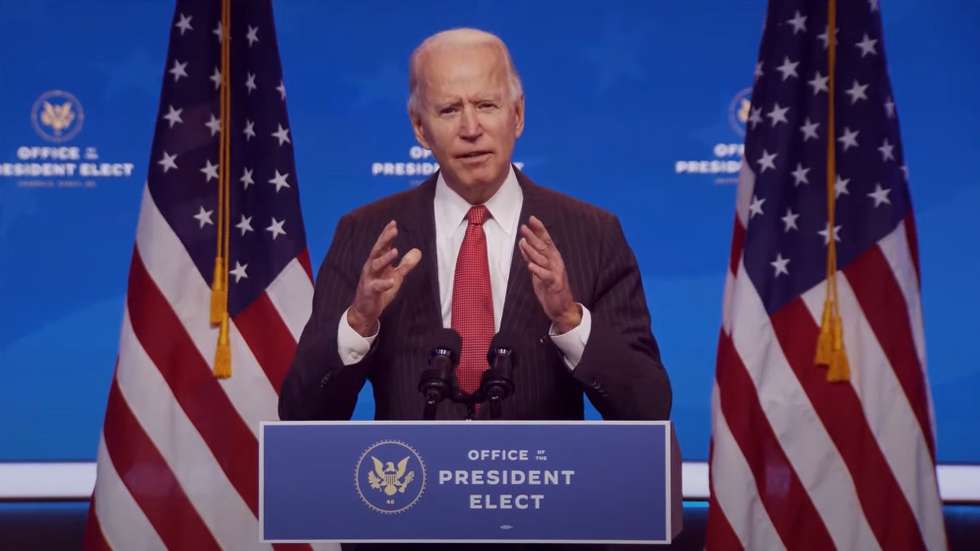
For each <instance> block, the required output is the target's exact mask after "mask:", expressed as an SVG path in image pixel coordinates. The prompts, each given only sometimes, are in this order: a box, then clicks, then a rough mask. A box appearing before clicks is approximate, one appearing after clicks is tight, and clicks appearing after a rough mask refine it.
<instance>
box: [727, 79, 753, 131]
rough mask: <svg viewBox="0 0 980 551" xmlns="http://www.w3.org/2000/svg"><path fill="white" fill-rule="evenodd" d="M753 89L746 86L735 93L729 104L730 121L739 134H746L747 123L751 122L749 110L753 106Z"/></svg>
mask: <svg viewBox="0 0 980 551" xmlns="http://www.w3.org/2000/svg"><path fill="white" fill-rule="evenodd" d="M751 98H752V89H751V88H745V89H744V90H742V91H741V92H739V93H737V94H735V97H733V98H732V101H731V103H730V104H728V123H729V124H730V125H731V126H732V130H734V131H735V133H736V134H738V135H739V136H744V135H745V125H746V124H748V122H749V110H750V109H751V108H752V99H751Z"/></svg>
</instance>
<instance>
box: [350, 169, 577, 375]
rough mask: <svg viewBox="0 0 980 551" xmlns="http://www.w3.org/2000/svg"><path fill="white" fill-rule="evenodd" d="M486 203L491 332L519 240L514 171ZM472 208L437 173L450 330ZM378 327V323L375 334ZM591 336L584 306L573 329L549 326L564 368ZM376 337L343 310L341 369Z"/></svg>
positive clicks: (439, 256)
mask: <svg viewBox="0 0 980 551" xmlns="http://www.w3.org/2000/svg"><path fill="white" fill-rule="evenodd" d="M484 205H485V206H486V207H487V210H488V211H490V218H488V219H487V221H486V222H484V223H483V232H484V234H485V235H486V239H487V257H488V260H489V264H490V288H491V294H492V296H493V325H494V328H495V330H497V331H499V330H500V319H501V316H502V315H503V311H504V298H505V297H506V296H507V280H508V278H509V277H510V267H511V262H512V261H513V258H514V247H515V243H516V240H517V237H518V231H517V228H518V226H519V224H520V216H521V207H522V206H523V205H524V194H523V192H521V186H520V184H519V183H518V182H517V176H516V175H515V174H514V168H513V167H511V169H510V171H509V172H508V173H507V179H506V180H504V183H503V185H501V186H500V189H498V190H497V193H495V194H494V195H493V197H491V198H490V199H489V200H487V202H486V203H484ZM471 206H472V205H470V203H469V202H467V201H466V199H463V198H462V197H461V196H460V195H459V194H458V193H456V192H455V191H453V190H452V189H450V187H449V186H448V185H447V184H446V181H445V179H443V177H442V174H441V173H440V174H439V177H438V179H437V180H436V191H435V199H434V200H433V208H434V209H435V223H436V228H435V229H436V260H437V262H438V265H439V304H440V309H441V311H442V325H443V327H452V312H453V279H454V277H455V275H456V257H457V256H458V255H459V249H460V247H461V246H462V244H463V238H464V237H465V236H466V225H467V223H468V222H467V220H466V214H467V213H468V212H469V210H470V207H471ZM422 254H423V255H425V254H426V251H422ZM380 329H381V328H380V325H379V327H378V331H380ZM591 332H592V316H591V314H590V313H589V310H588V309H587V308H585V306H582V321H581V323H579V325H578V326H577V327H575V328H574V329H572V330H570V331H568V332H567V333H563V334H561V335H558V334H556V333H555V326H554V325H552V326H551V329H550V330H549V332H548V334H549V335H550V336H551V340H552V342H554V343H555V345H556V346H557V347H558V349H559V350H560V351H561V352H562V354H563V356H564V360H565V365H566V366H568V368H569V369H575V366H576V365H578V363H579V361H580V360H581V359H582V353H583V352H584V351H585V344H586V343H587V342H588V340H589V334H590V333H591ZM377 336H378V332H377V331H376V332H375V334H374V335H371V336H370V337H366V338H365V337H363V336H361V335H360V334H359V333H358V332H357V331H354V329H353V328H351V326H350V323H349V322H348V321H347V312H346V311H344V313H343V315H341V316H340V323H338V324H337V348H338V352H339V354H340V358H341V361H342V362H343V363H344V365H350V364H353V363H357V362H359V361H360V360H361V359H362V358H363V357H364V356H365V355H366V354H367V353H368V351H369V350H370V349H371V344H372V343H373V342H374V339H375V338H377Z"/></svg>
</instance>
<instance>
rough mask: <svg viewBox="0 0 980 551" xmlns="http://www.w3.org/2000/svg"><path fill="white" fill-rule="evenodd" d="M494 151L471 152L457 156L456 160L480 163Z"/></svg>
mask: <svg viewBox="0 0 980 551" xmlns="http://www.w3.org/2000/svg"><path fill="white" fill-rule="evenodd" d="M491 153H493V152H492V151H487V150H482V151H469V152H466V153H462V154H460V155H457V156H456V158H457V159H460V160H463V161H479V160H483V159H484V158H485V157H487V156H489V155H490V154H491Z"/></svg>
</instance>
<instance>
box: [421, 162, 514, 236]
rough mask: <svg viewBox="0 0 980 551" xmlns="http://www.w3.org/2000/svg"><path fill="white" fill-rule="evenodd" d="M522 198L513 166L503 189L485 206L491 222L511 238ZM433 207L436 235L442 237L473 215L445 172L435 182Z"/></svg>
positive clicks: (468, 205) (501, 187)
mask: <svg viewBox="0 0 980 551" xmlns="http://www.w3.org/2000/svg"><path fill="white" fill-rule="evenodd" d="M522 197H523V194H522V193H521V185H520V184H519V183H518V182H517V175H516V174H515V173H514V167H513V166H511V167H510V168H509V169H508V171H507V177H506V178H505V179H504V183H503V185H501V186H500V189H498V190H497V193H494V194H493V197H491V198H490V199H488V200H487V202H486V203H484V206H486V207H487V210H489V211H490V216H491V217H492V219H493V220H494V221H495V222H496V223H497V225H499V226H500V228H501V229H502V230H504V232H505V233H506V234H508V235H509V234H510V233H511V231H512V228H515V227H516V224H514V222H515V221H516V220H517V218H518V217H519V216H520V215H521V212H520V210H521V199H522ZM434 204H435V219H436V220H435V221H436V232H437V234H439V235H449V234H450V233H452V232H453V230H455V229H456V228H457V227H458V226H459V225H460V224H461V223H462V222H463V220H464V219H465V218H466V213H467V212H469V211H470V207H471V206H472V205H470V204H469V202H467V201H466V199H463V197H462V196H460V195H459V194H458V193H456V192H455V191H453V190H452V189H451V188H450V187H449V185H448V184H447V183H446V180H445V178H443V176H442V172H440V173H439V177H438V179H437V180H436V193H435V199H434Z"/></svg>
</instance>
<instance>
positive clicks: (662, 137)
mask: <svg viewBox="0 0 980 551" xmlns="http://www.w3.org/2000/svg"><path fill="white" fill-rule="evenodd" d="M882 4H883V6H882V13H883V17H884V26H885V38H886V46H887V53H888V59H889V61H890V63H891V66H890V69H891V75H892V82H893V88H894V91H895V100H896V102H897V105H898V112H899V115H900V118H901V123H902V134H903V140H904V146H905V147H904V150H905V154H906V158H907V160H908V165H909V169H910V176H911V185H912V194H913V197H914V200H915V205H916V208H917V219H918V225H919V231H920V246H921V260H922V265H923V267H922V273H923V296H924V299H923V300H924V311H925V323H926V325H925V327H926V336H927V342H928V350H929V353H928V358H929V372H930V377H931V385H932V389H933V393H934V397H935V405H936V415H937V420H938V438H939V447H938V451H939V458H940V460H941V461H944V462H980V440H978V439H976V438H975V430H974V420H975V418H976V415H977V413H976V407H975V405H974V404H975V399H974V398H973V394H974V393H975V389H976V388H980V364H978V362H977V361H976V360H975V354H973V353H972V352H973V348H974V347H972V346H970V344H971V343H972V342H975V340H976V336H975V334H976V328H975V326H976V324H975V323H972V319H973V318H972V315H971V314H974V315H975V313H976V312H978V311H980V292H978V291H977V287H976V283H977V281H980V247H978V245H977V243H978V239H980V217H978V216H977V215H976V210H977V208H978V207H980V182H978V179H977V176H976V169H975V165H974V164H973V162H972V161H971V159H975V158H978V157H980V134H978V133H977V129H980V115H978V113H980V110H978V108H977V105H976V101H977V100H976V98H980V77H978V73H977V71H976V68H977V67H980V45H978V44H980V43H978V42H977V38H976V37H977V35H978V32H980V23H978V22H980V4H977V3H975V2H971V1H968V0H960V1H950V2H946V3H945V4H942V5H940V4H933V3H929V2H926V1H924V0H893V1H888V2H882ZM275 9H276V17H277V29H278V34H279V40H280V50H281V55H282V63H283V68H284V72H285V84H286V87H287V89H288V99H287V103H288V109H289V114H290V120H291V122H292V125H293V127H292V129H291V132H292V136H293V142H294V144H295V153H296V162H297V165H298V168H297V170H298V180H299V183H300V188H301V196H302V204H303V207H304V214H305V218H306V223H307V235H308V236H309V246H310V253H311V258H312V259H313V262H314V270H315V269H316V265H317V264H319V261H320V260H321V259H322V256H323V254H324V252H325V251H326V247H327V246H328V245H329V243H330V240H331V237H332V230H333V228H334V225H335V224H336V221H337V219H338V218H339V217H340V215H341V214H342V213H344V212H346V211H348V210H350V209H352V208H354V207H355V206H357V205H360V204H363V203H365V202H368V201H370V200H373V199H375V198H378V197H380V196H382V195H386V194H389V193H392V192H395V191H399V190H402V189H405V188H406V187H407V186H410V185H413V184H415V183H418V181H420V180H421V179H422V178H421V177H420V176H406V175H404V174H401V175H400V174H399V171H402V172H404V171H406V170H409V171H411V170H417V171H421V170H427V169H430V168H431V164H428V163H432V162H433V160H432V159H430V158H427V157H426V156H425V152H424V151H422V150H420V149H417V148H415V149H413V146H414V145H415V144H414V140H413V138H412V134H411V132H410V128H409V125H408V120H407V117H406V114H405V100H406V95H407V94H406V88H407V84H406V72H407V60H408V55H409V53H410V51H411V50H412V48H413V47H414V46H415V45H416V44H418V43H419V42H420V41H421V40H422V39H423V38H424V37H425V36H427V35H429V34H431V33H433V32H435V31H438V30H442V29H445V28H449V27H456V26H464V25H465V26H477V27H481V28H484V29H487V30H490V31H492V32H495V33H497V34H499V35H500V36H501V37H502V38H503V39H504V40H505V41H506V42H507V43H508V44H509V46H510V48H511V51H512V54H513V56H514V59H515V62H516V64H517V66H518V69H519V71H520V72H521V75H522V77H523V80H524V88H525V92H526V95H527V129H526V132H525V134H524V136H523V137H522V138H521V140H520V141H519V142H518V147H517V150H516V153H515V156H516V160H517V161H519V162H522V163H524V168H525V171H526V172H527V173H528V174H529V175H530V176H531V177H532V178H534V179H535V180H536V181H538V182H539V183H541V184H544V185H548V186H551V187H554V188H557V189H559V190H561V191H564V192H567V193H570V194H572V195H575V196H578V197H580V198H582V199H585V200H587V201H590V202H593V203H596V204H598V205H600V206H603V207H605V208H608V209H610V210H612V211H614V212H615V213H616V214H618V215H619V216H620V218H621V220H622V222H623V226H624V228H625V231H626V234H627V237H628V239H629V241H630V242H631V244H632V246H633V248H634V249H635V251H636V253H637V256H638V258H639V262H640V266H641V269H642V272H643V277H644V286H645V289H646V293H647V299H648V303H649V306H650V308H651V312H652V315H653V329H654V333H655V335H656V336H657V338H658V340H659V341H660V344H661V348H662V352H663V357H664V361H665V363H666V365H667V367H668V370H669V372H670V375H671V379H672V382H673V384H674V389H675V401H674V413H673V417H674V419H675V421H676V422H677V425H678V431H679V435H680V439H681V444H682V448H683V449H684V452H685V454H684V455H685V458H686V459H704V458H705V457H706V455H707V443H708V431H709V428H710V423H709V395H710V389H711V382H712V377H713V371H714V355H715V344H716V340H717V334H718V328H719V324H720V319H721V295H722V287H723V283H724V276H725V270H726V262H727V259H728V248H729V240H730V238H731V225H732V219H733V209H734V191H735V186H734V182H735V180H734V178H735V172H736V171H737V165H738V161H739V160H740V156H739V144H740V143H741V139H742V135H741V132H742V122H741V120H740V115H741V113H742V112H743V109H744V104H743V102H742V99H743V98H744V94H745V93H747V92H745V89H746V88H747V87H749V86H750V84H751V80H752V70H753V67H754V63H755V57H756V53H757V48H758V43H759V38H760V36H761V28H762V24H763V18H764V15H765V2H764V1H762V0H743V1H732V0H725V1H722V0H712V1H702V2H667V1H649V2H630V1H609V0H607V1H604V2H593V1H589V2H569V1H567V0H566V1H560V2H559V1H554V2H530V3H528V2H517V1H499V0H497V1H490V0H487V1H477V0H474V1H468V2H459V1H458V0H457V1H455V2H441V1H439V2H428V1H427V2H418V3H409V2H395V1H390V2H377V1H375V2H317V1H312V0H309V1H303V0H291V1H279V2H276V3H275ZM0 13H3V14H4V17H3V18H2V19H0V59H2V60H3V79H2V84H0V304H2V313H3V315H2V317H0V418H2V419H3V422H2V424H0V461H29V460H51V459H61V460H92V459H94V457H95V451H96V446H97V442H98V434H99V430H100V428H101V423H102V416H103V411H104V407H105V398H106V395H107V392H108V386H109V382H110V379H111V375H112V370H113V366H114V360H115V356H116V347H117V340H118V333H119V327H120V322H121V319H122V312H123V296H124V293H125V284H126V275H127V270H128V265H129V259H130V254H131V251H132V246H133V237H134V234H135V226H136V217H137V212H138V206H139V200H140V194H141V191H142V186H143V182H144V180H145V176H146V171H147V166H148V164H149V159H148V156H149V149H150V140H151V137H152V130H153V125H154V123H155V118H156V116H157V103H158V100H159V92H160V84H161V78H162V76H163V74H164V70H165V68H164V67H163V63H164V56H165V53H166V52H165V48H166V44H167V37H168V34H169V32H170V31H171V28H170V25H171V17H172V15H173V6H172V4H171V3H170V2H164V1H156V2H149V1H144V2H135V1H122V0H118V1H94V0H88V1H85V2H65V1H63V2H54V1H49V2H44V1H31V2H24V1H22V0H18V1H11V0H0ZM258 84H259V85H260V86H261V85H263V84H264V85H268V86H273V85H274V84H276V83H258ZM56 90H57V91H61V92H63V93H67V94H70V96H71V97H72V98H74V102H75V103H74V104H75V105H77V107H76V109H80V110H81V111H80V113H82V114H83V115H84V118H83V119H79V120H77V121H75V123H73V124H75V125H77V128H76V126H69V127H68V128H67V129H66V130H65V133H64V134H63V135H61V136H50V135H49V136H48V137H47V138H45V137H42V135H41V132H39V131H38V130H37V129H35V122H34V119H35V118H36V117H39V116H40V114H39V112H38V111H37V110H35V109H34V106H35V102H36V101H37V100H38V99H39V98H40V97H41V96H42V95H43V94H45V93H48V92H51V91H56ZM62 97H67V96H64V95H63V96H62ZM45 128H46V127H42V128H41V130H45ZM72 132H77V133H76V134H75V135H74V136H69V135H68V134H70V133H72ZM49 133H50V132H49ZM52 139H59V140H62V141H61V142H54V141H52ZM61 145H63V146H67V147H69V148H77V149H76V150H71V149H67V150H45V149H42V148H44V147H48V148H51V147H56V146H61ZM75 153H77V154H78V155H79V157H80V160H81V162H91V163H93V164H94V166H96V167H98V166H100V163H106V164H107V168H106V169H105V170H107V171H109V172H113V173H114V174H109V175H85V176H82V175H79V174H75V175H73V176H72V177H62V176H56V175H43V174H42V175H37V176H29V175H28V176H25V175H15V174H14V170H15V169H14V168H13V166H14V165H30V164H31V163H37V164H41V163H47V164H49V165H56V164H58V163H59V162H60V161H59V159H58V158H57V157H62V156H66V155H67V156H69V157H70V156H72V155H74V154H75ZM71 162H78V161H71ZM357 412H358V416H360V417H362V418H369V417H371V415H372V413H373V404H371V403H370V397H369V396H368V397H366V398H365V399H362V400H361V401H360V402H359V404H358V410H357Z"/></svg>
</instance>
